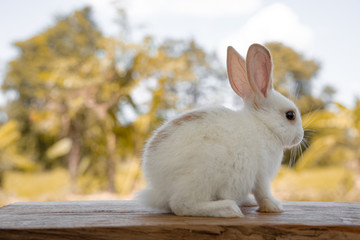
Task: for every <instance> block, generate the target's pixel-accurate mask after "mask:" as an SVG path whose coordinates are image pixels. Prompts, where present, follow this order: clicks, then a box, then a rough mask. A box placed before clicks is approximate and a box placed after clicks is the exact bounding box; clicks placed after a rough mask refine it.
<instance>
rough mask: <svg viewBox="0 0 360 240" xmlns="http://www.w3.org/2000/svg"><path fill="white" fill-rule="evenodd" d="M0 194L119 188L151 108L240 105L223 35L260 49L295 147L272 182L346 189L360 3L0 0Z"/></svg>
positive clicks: (358, 123)
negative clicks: (296, 131) (299, 119)
mask: <svg viewBox="0 0 360 240" xmlns="http://www.w3.org/2000/svg"><path fill="white" fill-rule="evenodd" d="M0 6H1V7H0V30H1V38H0V84H1V92H0V206H1V205H5V204H8V203H11V202H15V201H54V200H82V199H131V198H132V197H133V194H134V192H136V191H137V190H139V189H141V188H143V187H144V186H145V182H144V180H143V177H142V173H141V170H140V166H141V154H142V149H143V146H144V143H145V141H146V139H147V138H148V137H149V136H150V135H151V132H152V131H153V130H154V129H156V128H157V127H158V126H159V125H160V124H161V123H162V122H163V121H165V120H166V119H169V118H171V117H174V116H175V115H176V114H178V113H181V112H184V111H186V110H189V109H192V108H196V107H199V106H204V105H213V104H219V105H224V106H226V107H229V108H231V109H234V110H236V109H240V108H241V106H242V101H241V99H239V97H237V96H236V95H235V94H234V93H232V90H231V88H230V85H229V83H228V81H227V75H226V67H225V57H226V47H227V46H228V45H232V46H234V47H235V48H236V49H237V50H238V51H239V52H240V53H241V54H242V55H243V56H245V54H246V51H247V48H248V47H249V45H251V44H252V43H254V42H258V43H261V44H265V45H266V46H267V47H268V48H269V50H270V51H271V53H272V55H273V61H274V65H275V67H274V85H275V88H276V89H277V90H279V91H280V92H281V93H283V94H284V95H286V96H288V97H290V98H292V99H293V100H294V101H295V102H296V104H297V105H298V106H299V108H300V110H301V112H302V115H303V125H304V128H305V129H306V134H305V138H306V139H305V141H304V143H303V144H302V145H301V147H299V148H296V149H292V150H289V151H286V153H285V156H284V161H283V166H282V167H281V170H280V172H279V174H278V176H277V177H276V178H275V180H274V181H273V184H272V188H273V192H274V195H275V196H276V197H277V198H279V199H281V200H285V201H360V148H359V146H360V100H359V97H360V72H359V55H360V47H359V45H358V43H359V42H360V30H359V28H358V23H359V22H360V15H359V14H358V13H359V12H360V2H359V1H355V0H353V1H351V0H345V1H325V0H319V1H311V0H304V1H275V0H269V1H265V0H252V1H250V0H249V1H247V0H221V1H217V0H212V1H209V0H191V1H190V0H176V1H175V0H174V1H171V3H170V2H169V1H165V0H131V1H130V0H128V1H126V0H122V1H121V0H119V1H108V0H78V1H73V0H52V1H46V0H34V1H26V0H13V1H3V2H2V3H1V5H0Z"/></svg>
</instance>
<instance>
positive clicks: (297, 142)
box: [289, 134, 304, 148]
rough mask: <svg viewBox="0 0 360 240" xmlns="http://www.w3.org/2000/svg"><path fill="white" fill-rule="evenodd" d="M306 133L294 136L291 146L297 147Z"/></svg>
mask: <svg viewBox="0 0 360 240" xmlns="http://www.w3.org/2000/svg"><path fill="white" fill-rule="evenodd" d="M303 137H304V135H303V134H302V135H301V136H296V137H295V138H294V140H292V142H291V143H290V146H289V148H292V147H295V146H297V145H299V144H300V143H301V141H302V140H303Z"/></svg>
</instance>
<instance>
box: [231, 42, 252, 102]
mask: <svg viewBox="0 0 360 240" xmlns="http://www.w3.org/2000/svg"><path fill="white" fill-rule="evenodd" d="M227 71H228V75H229V81H230V85H231V87H232V89H233V90H234V91H235V93H236V94H237V95H239V96H240V97H242V99H243V100H244V101H246V100H247V99H249V97H251V96H252V90H251V87H250V85H249V82H248V80H247V77H246V65H245V60H244V58H243V57H242V56H240V54H239V53H238V52H237V51H236V50H235V49H234V48H233V47H231V46H229V47H228V49H227Z"/></svg>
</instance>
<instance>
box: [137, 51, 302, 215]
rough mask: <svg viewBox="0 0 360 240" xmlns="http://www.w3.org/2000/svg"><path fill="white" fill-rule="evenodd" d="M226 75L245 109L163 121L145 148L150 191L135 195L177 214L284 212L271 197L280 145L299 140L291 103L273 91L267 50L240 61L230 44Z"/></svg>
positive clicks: (250, 53) (203, 111)
mask: <svg viewBox="0 0 360 240" xmlns="http://www.w3.org/2000/svg"><path fill="white" fill-rule="evenodd" d="M227 70H228V75H229V80H230V84H231V87H232V88H233V90H234V91H235V92H236V93H237V94H238V95H239V96H240V97H242V98H243V101H244V107H243V108H242V109H241V110H240V111H238V112H235V111H232V110H230V109H227V108H224V107H211V108H203V109H197V110H193V111H190V112H187V113H185V114H182V115H180V116H179V117H177V118H175V119H173V120H171V121H169V122H167V123H165V124H164V125H163V126H161V127H160V128H159V129H157V130H156V131H155V133H154V135H153V136H152V137H151V138H150V139H149V141H148V142H147V144H146V146H145V150H144V155H143V163H142V167H143V171H144V174H145V179H146V181H147V188H146V189H145V190H142V191H141V192H140V193H139V194H138V195H137V198H138V199H139V200H141V201H142V202H143V203H145V204H146V205H148V206H151V207H153V208H157V209H164V210H171V211H172V212H174V213H175V214H176V215H181V216H208V217H242V216H243V214H242V212H241V210H240V208H239V206H241V205H244V204H249V203H250V204H251V203H254V199H252V200H251V198H250V197H249V194H251V193H252V194H253V195H254V196H255V199H256V202H257V204H258V205H259V211H260V212H282V211H283V209H282V207H281V204H280V202H279V201H278V200H276V199H275V198H274V197H273V196H272V194H271V192H270V181H271V180H272V179H273V178H274V176H275V175H276V173H277V171H278V169H279V167H280V164H281V160H282V157H283V151H284V149H285V148H290V147H292V146H295V145H297V144H299V143H300V142H301V141H302V139H303V136H304V131H303V129H302V123H301V116H300V113H299V110H298V108H297V107H296V106H295V104H294V103H293V102H291V101H290V100H289V99H287V98H286V97H284V96H283V95H281V94H280V93H279V92H277V91H275V90H274V89H273V87H272V59H271V55H270V52H269V51H268V50H267V49H266V48H265V47H263V46H262V45H259V44H253V45H251V46H250V48H249V50H248V53H247V56H246V63H245V60H244V59H243V58H242V57H241V56H240V55H239V54H238V53H237V52H236V50H235V49H234V48H232V47H228V50H227Z"/></svg>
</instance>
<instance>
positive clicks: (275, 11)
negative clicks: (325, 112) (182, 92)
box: [0, 0, 360, 107]
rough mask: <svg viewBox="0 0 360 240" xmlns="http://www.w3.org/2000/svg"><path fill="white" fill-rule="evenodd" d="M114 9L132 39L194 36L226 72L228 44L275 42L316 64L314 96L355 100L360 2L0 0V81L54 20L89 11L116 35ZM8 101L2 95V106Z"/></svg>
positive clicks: (359, 85) (243, 47)
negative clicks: (324, 93) (26, 43)
mask: <svg viewBox="0 0 360 240" xmlns="http://www.w3.org/2000/svg"><path fill="white" fill-rule="evenodd" d="M115 5H121V6H122V7H124V8H125V9H126V11H127V14H128V20H129V24H130V29H132V30H131V32H130V34H131V38H132V39H133V40H134V41H138V40H140V39H141V38H143V37H144V36H146V35H152V36H154V38H155V40H157V41H159V42H161V41H162V40H163V39H166V38H177V39H195V40H196V41H197V42H198V43H199V45H201V46H203V47H204V48H205V49H206V50H207V51H209V52H214V51H215V52H216V53H217V54H218V56H219V57H220V59H221V61H222V63H223V65H224V67H225V55H226V47H227V46H229V45H232V46H234V47H235V48H236V49H237V50H238V51H239V52H240V53H241V54H242V55H246V51H247V48H248V47H249V46H250V45H251V44H252V43H254V42H257V43H265V42H268V41H280V42H282V43H284V44H286V45H288V46H290V47H292V48H294V49H295V50H296V51H299V52H301V53H302V54H303V55H304V56H305V57H306V58H312V59H315V60H316V61H317V62H319V63H320V66H321V69H320V71H319V73H318V74H317V76H316V78H315V79H314V81H313V86H312V88H313V92H314V94H315V95H316V94H320V92H321V89H322V88H323V87H324V86H326V85H330V86H332V87H334V88H335V89H336V95H335V100H336V101H338V102H340V103H342V104H344V105H345V106H348V107H352V106H353V105H354V103H355V99H356V98H357V97H358V98H360V70H359V69H360V66H359V64H360V60H359V56H360V45H359V43H360V28H359V23H360V14H359V13H360V1H358V0H343V1H333V0H316V1H314V0H302V1H297V0H288V1H276V0H172V1H169V0H120V1H114V0H76V1H75V0H51V1H48V0H32V1H28V0H11V1H10V0H8V1H6V0H1V1H0V81H2V79H3V77H4V75H5V73H6V63H7V62H9V61H10V60H11V59H13V58H15V57H16V55H17V54H18V52H17V50H16V49H15V48H14V47H12V43H14V42H16V41H20V40H26V39H28V38H30V37H32V36H34V35H36V34H39V33H41V32H43V31H44V30H45V29H46V28H48V27H51V26H53V25H54V24H55V22H56V16H59V15H60V16H61V15H67V14H69V13H71V12H72V11H73V10H76V9H80V8H82V7H84V6H92V7H93V10H94V19H95V22H96V23H97V24H98V26H99V27H100V29H101V30H102V31H103V32H104V33H105V34H106V35H116V34H118V31H119V28H118V26H117V24H116V21H115V19H116V7H115ZM5 99H6V97H4V95H3V94H0V105H4V104H5V102H6V100H5Z"/></svg>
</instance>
